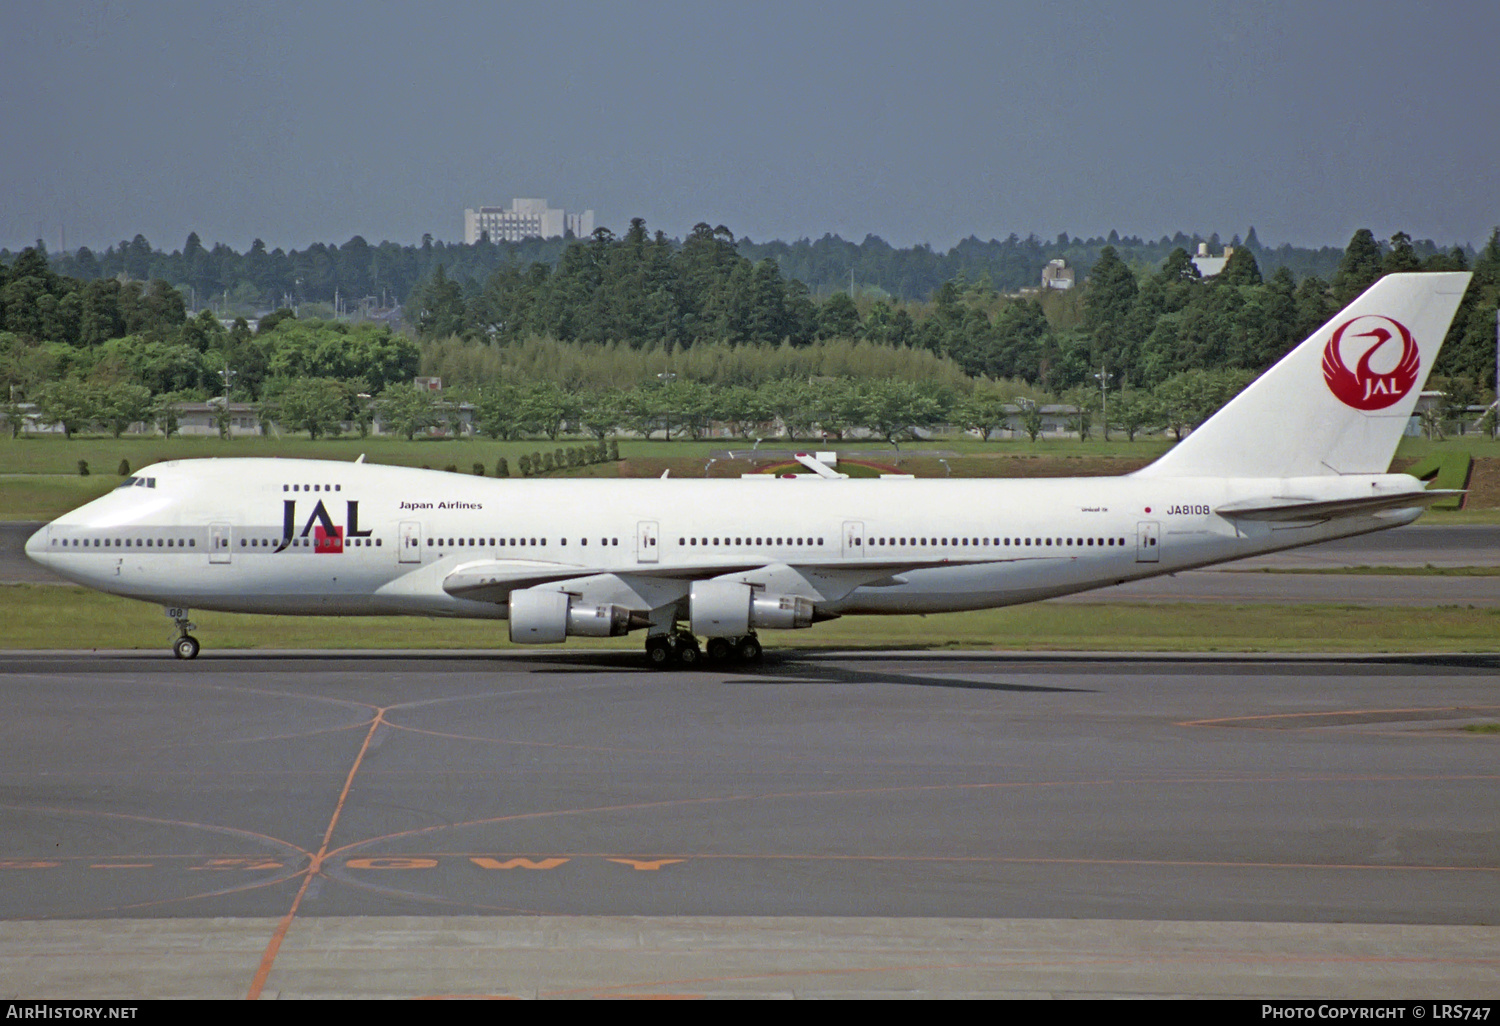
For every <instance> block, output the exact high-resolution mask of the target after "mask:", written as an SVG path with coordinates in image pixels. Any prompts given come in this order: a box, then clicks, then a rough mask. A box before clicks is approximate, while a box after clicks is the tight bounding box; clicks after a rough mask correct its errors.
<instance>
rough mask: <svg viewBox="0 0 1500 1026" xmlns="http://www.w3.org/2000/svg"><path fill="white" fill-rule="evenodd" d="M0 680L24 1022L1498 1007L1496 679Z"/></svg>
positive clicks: (1474, 672) (1368, 673) (315, 662)
mask: <svg viewBox="0 0 1500 1026" xmlns="http://www.w3.org/2000/svg"><path fill="white" fill-rule="evenodd" d="M639 660H640V657H639V656H638V655H636V654H634V653H620V654H614V653H604V654H579V653H558V652H551V653H544V654H532V653H526V654H514V653H508V654H486V653H480V654H475V653H462V654H452V653H433V654H426V655H418V654H369V653H349V654H337V655H334V654H317V653H313V654H227V653H212V652H211V653H207V654H205V656H204V657H202V658H200V659H199V660H197V661H195V662H192V663H179V662H174V661H172V660H171V659H170V658H167V657H164V656H162V655H159V654H156V653H151V654H98V655H83V654H69V653H10V654H4V655H0V701H3V702H4V708H5V710H6V712H5V716H4V717H3V718H0V981H4V983H3V984H0V986H3V987H5V988H7V989H8V993H6V994H5V995H3V996H8V997H44V996H83V995H92V996H116V997H131V996H168V995H179V994H180V995H185V996H218V997H239V996H257V997H263V996H270V995H275V994H279V995H281V996H287V997H290V996H341V995H351V996H374V995H381V996H384V995H391V996H418V995H430V994H515V995H520V996H549V995H558V996H576V995H582V994H629V995H640V994H656V993H694V994H711V995H720V996H725V995H740V994H783V993H790V994H794V995H811V994H834V993H837V994H860V995H879V994H895V993H909V994H920V995H932V994H985V995H999V994H1012V995H1014V994H1041V993H1046V994H1064V993H1068V994H1100V993H1110V994H1127V993H1128V994H1180V993H1197V994H1215V995H1221V996H1270V995H1280V996H1306V995H1318V996H1338V995H1346V996H1356V997H1357V996H1366V997H1374V996H1385V997H1397V996H1406V997H1420V996H1433V997H1448V998H1456V997H1461V996H1465V995H1467V996H1473V997H1480V996H1487V995H1489V994H1492V992H1493V981H1494V980H1495V979H1496V978H1497V972H1500V930H1497V928H1496V924H1497V921H1500V845H1497V833H1496V829H1495V823H1496V822H1497V821H1500V788H1497V787H1496V784H1497V782H1500V770H1497V768H1496V758H1495V753H1496V748H1495V745H1496V744H1497V740H1496V735H1495V734H1490V733H1483V732H1471V731H1470V730H1467V729H1466V728H1470V727H1483V726H1485V725H1488V724H1494V723H1496V722H1497V721H1500V692H1497V690H1496V688H1495V680H1496V677H1497V672H1500V657H1495V656H1483V655H1478V656H1432V657H1422V656H1402V657H1370V658H1352V657H1338V658H1331V657H1330V658H1318V657H1284V656H1277V657H1241V656H1235V657H1222V658H1213V657H1195V656H1183V657H1161V656H1151V655H1126V656H1099V655H1090V656H1044V657H1039V656H1032V655H996V654H988V653H985V654H959V655H927V654H922V655H914V654H912V655H901V654H881V653H867V654H858V655H848V654H836V653H835V654H828V653H801V652H786V653H773V654H771V655H770V656H768V658H767V660H766V662H765V663H764V664H763V665H761V666H758V667H754V668H743V669H738V670H729V669H717V670H716V669H705V670H703V671H694V672H678V673H668V674H662V673H656V672H651V671H647V670H644V669H642V668H641V667H640V665H639Z"/></svg>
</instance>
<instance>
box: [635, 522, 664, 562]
mask: <svg viewBox="0 0 1500 1026" xmlns="http://www.w3.org/2000/svg"><path fill="white" fill-rule="evenodd" d="M659 533H660V532H659V531H657V529H656V521H655V520H642V521H641V522H640V523H639V524H637V525H636V528H635V559H636V562H638V563H656V562H660V560H661V547H660V546H659V545H657V541H658V538H657V535H658V534H659Z"/></svg>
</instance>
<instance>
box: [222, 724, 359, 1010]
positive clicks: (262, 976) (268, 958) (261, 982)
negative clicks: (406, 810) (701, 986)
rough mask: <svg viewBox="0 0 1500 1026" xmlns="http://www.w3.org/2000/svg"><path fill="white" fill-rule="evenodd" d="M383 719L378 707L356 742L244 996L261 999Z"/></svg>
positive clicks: (321, 863) (325, 854) (318, 870)
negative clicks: (329, 812)
mask: <svg viewBox="0 0 1500 1026" xmlns="http://www.w3.org/2000/svg"><path fill="white" fill-rule="evenodd" d="M384 722H385V710H384V709H379V710H377V711H376V713H375V718H374V719H373V720H371V721H370V729H369V731H368V732H367V733H366V734H365V740H364V744H362V745H360V746H359V754H357V755H356V756H355V757H354V765H352V766H350V767H349V774H348V776H346V777H345V778H344V789H343V790H342V791H340V792H339V800H338V803H337V804H336V805H334V807H333V816H332V817H331V818H330V819H329V820H328V829H326V830H324V831H323V844H322V846H321V847H319V848H318V851H317V854H315V855H313V857H312V863H311V864H310V865H309V866H308V867H307V870H306V872H305V873H304V875H303V877H302V886H301V887H299V888H297V896H296V897H295V898H293V899H292V907H291V908H289V909H287V913H286V915H285V916H282V918H281V922H279V923H277V924H276V929H275V931H273V932H272V934H271V940H270V942H269V943H268V944H267V945H266V950H265V953H264V954H262V955H261V958H260V968H259V969H257V970H256V972H255V978H254V979H252V980H251V981H250V991H249V993H247V994H246V995H245V998H246V1000H249V1001H258V1000H260V995H261V991H263V990H264V989H265V986H266V979H267V978H268V977H269V976H270V975H271V969H272V967H273V966H275V965H276V956H277V954H279V953H280V951H281V943H282V941H284V940H285V939H286V935H287V931H288V930H290V929H291V927H292V920H293V919H295V918H296V917H297V909H299V908H300V907H301V906H302V899H303V898H304V897H305V896H306V895H307V888H308V887H309V886H311V884H312V880H313V877H314V876H316V875H317V874H318V873H319V872H320V871H321V870H322V867H323V859H324V858H325V857H327V854H328V844H329V842H330V841H331V840H332V839H333V830H334V828H335V827H336V826H338V822H339V816H340V815H342V814H343V811H344V802H345V801H347V800H348V798H349V792H350V791H351V790H353V788H354V776H355V774H357V773H358V772H359V767H360V765H361V764H362V763H363V762H364V760H365V753H366V752H368V751H369V750H370V742H371V741H372V740H374V738H375V732H376V731H377V730H379V729H380V727H381V725H382V724H383V723H384Z"/></svg>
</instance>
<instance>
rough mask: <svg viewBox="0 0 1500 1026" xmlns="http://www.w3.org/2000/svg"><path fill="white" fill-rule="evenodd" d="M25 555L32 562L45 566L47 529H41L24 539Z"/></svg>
mask: <svg viewBox="0 0 1500 1026" xmlns="http://www.w3.org/2000/svg"><path fill="white" fill-rule="evenodd" d="M26 555H28V556H30V557H31V558H32V560H34V561H35V562H38V563H40V564H42V565H43V566H46V565H47V528H46V527H43V528H41V529H40V530H39V531H37V532H36V533H34V534H33V535H32V536H31V537H30V538H27V539H26Z"/></svg>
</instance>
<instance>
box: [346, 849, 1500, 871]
mask: <svg viewBox="0 0 1500 1026" xmlns="http://www.w3.org/2000/svg"><path fill="white" fill-rule="evenodd" d="M440 859H464V860H467V861H469V862H472V863H474V864H475V865H477V866H479V867H480V868H481V869H516V868H524V869H553V868H555V867H556V866H560V865H562V864H564V863H566V862H568V861H570V860H572V859H603V860H604V861H606V862H616V863H619V864H620V865H624V866H630V867H632V868H634V869H637V870H650V869H656V868H658V867H660V866H669V865H674V864H677V863H681V862H708V861H724V862H729V861H743V862H754V861H765V862H888V863H911V864H915V865H921V864H941V865H996V866H1006V865H1057V866H1153V867H1154V866H1172V867H1178V868H1187V869H1193V868H1201V869H1295V870H1299V871H1306V870H1375V871H1378V872H1413V873H1500V865H1495V866H1437V865H1426V864H1421V863H1392V864H1389V865H1382V864H1379V863H1373V862H1231V861H1223V860H1215V859H1100V858H1070V857H1066V856H1043V855H1035V856H1033V855H858V854H843V855H826V854H801V853H797V852H782V853H771V852H762V853H757V854H741V853H734V852H693V853H689V854H683V855H680V856H677V857H666V856H664V857H661V858H658V859H654V860H651V861H643V860H639V859H633V858H626V857H623V856H616V855H610V854H606V853H603V852H568V853H567V854H566V855H553V856H551V857H548V856H544V855H541V854H538V853H532V854H531V855H527V856H513V857H511V858H510V859H509V860H508V861H507V862H500V861H499V860H497V859H494V858H491V857H488V856H483V855H472V854H469V853H467V852H428V853H425V854H423V855H421V856H407V855H384V856H379V857H377V858H375V859H373V860H366V859H351V860H349V861H346V862H345V863H344V865H346V866H350V867H352V868H355V869H435V868H437V867H438V864H439V860H440ZM367 861H374V862H390V863H393V864H392V865H363V864H362V863H364V862H367Z"/></svg>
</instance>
